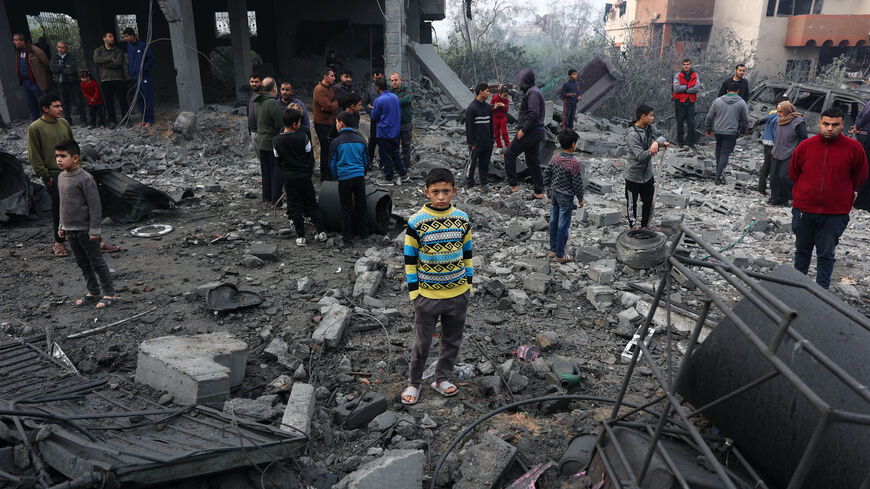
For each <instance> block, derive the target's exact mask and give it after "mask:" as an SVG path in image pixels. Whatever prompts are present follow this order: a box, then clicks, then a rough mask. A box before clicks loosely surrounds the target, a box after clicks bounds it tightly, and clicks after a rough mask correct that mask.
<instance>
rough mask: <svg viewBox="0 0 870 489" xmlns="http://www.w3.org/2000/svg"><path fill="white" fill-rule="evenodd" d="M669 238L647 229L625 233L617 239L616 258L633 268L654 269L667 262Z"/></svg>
mask: <svg viewBox="0 0 870 489" xmlns="http://www.w3.org/2000/svg"><path fill="white" fill-rule="evenodd" d="M666 245H667V238H666V237H665V235H664V234H662V233H657V232H655V231H649V230H646V229H633V230H628V231H623V233H622V234H620V235H619V237H618V238H616V258H617V259H618V260H619V261H620V262H621V263H624V264H626V265H628V266H630V267H631V268H637V269H640V270H643V269H646V268H653V267H655V266H658V265H660V264H661V263H662V262H664V261H665V254H666V253H667V248H666Z"/></svg>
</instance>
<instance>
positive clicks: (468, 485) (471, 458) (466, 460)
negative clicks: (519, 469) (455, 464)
mask: <svg viewBox="0 0 870 489" xmlns="http://www.w3.org/2000/svg"><path fill="white" fill-rule="evenodd" d="M516 453H517V449H516V447H514V446H513V445H511V444H510V443H508V442H506V441H504V440H502V439H501V438H498V437H497V436H495V435H493V434H492V433H489V432H484V433H483V434H482V435H480V438H479V439H478V442H477V443H473V444H471V445H466V447H465V448H464V449H463V450H462V451H461V452H460V453H459V459H460V460H462V464H461V465H460V466H459V470H458V471H457V479H458V480H457V481H456V484H454V485H453V489H485V488H489V489H494V488H495V487H496V484H498V482H499V479H501V477H502V476H503V475H504V473H505V471H506V470H507V468H508V467H509V466H510V464H511V462H512V461H513V458H514V455H515V454H516Z"/></svg>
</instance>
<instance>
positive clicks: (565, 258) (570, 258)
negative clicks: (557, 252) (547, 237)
mask: <svg viewBox="0 0 870 489" xmlns="http://www.w3.org/2000/svg"><path fill="white" fill-rule="evenodd" d="M553 261H554V262H556V263H570V262H572V261H574V257H573V256H570V255H565V256H563V257H562V258H559V257H558V256H557V257H556V258H553Z"/></svg>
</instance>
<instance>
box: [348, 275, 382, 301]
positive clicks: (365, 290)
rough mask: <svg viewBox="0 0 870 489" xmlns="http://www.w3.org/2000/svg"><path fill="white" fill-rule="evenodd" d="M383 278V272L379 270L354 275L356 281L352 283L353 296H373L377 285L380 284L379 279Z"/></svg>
mask: <svg viewBox="0 0 870 489" xmlns="http://www.w3.org/2000/svg"><path fill="white" fill-rule="evenodd" d="M383 279H384V272H382V271H380V270H375V271H370V272H362V273H360V274H359V275H357V277H356V283H355V284H353V296H354V297H361V296H366V295H367V296H371V297H374V296H375V295H376V294H377V293H378V287H380V286H381V280H383Z"/></svg>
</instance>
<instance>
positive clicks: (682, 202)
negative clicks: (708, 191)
mask: <svg viewBox="0 0 870 489" xmlns="http://www.w3.org/2000/svg"><path fill="white" fill-rule="evenodd" d="M690 199H691V197H690V196H688V195H685V194H676V193H673V192H657V193H656V202H657V203H658V204H661V205H662V206H663V207H679V208H681V209H685V208H687V207H689V200H690Z"/></svg>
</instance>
